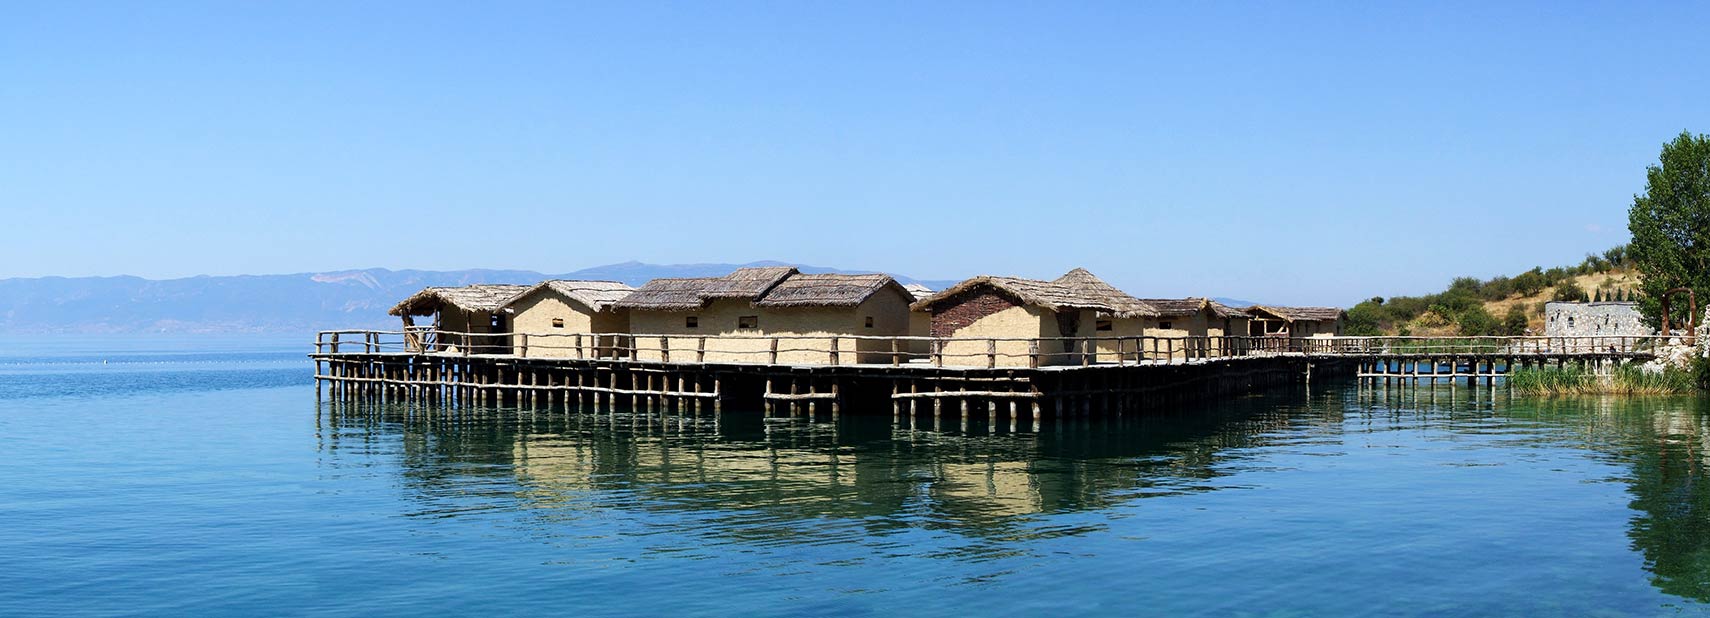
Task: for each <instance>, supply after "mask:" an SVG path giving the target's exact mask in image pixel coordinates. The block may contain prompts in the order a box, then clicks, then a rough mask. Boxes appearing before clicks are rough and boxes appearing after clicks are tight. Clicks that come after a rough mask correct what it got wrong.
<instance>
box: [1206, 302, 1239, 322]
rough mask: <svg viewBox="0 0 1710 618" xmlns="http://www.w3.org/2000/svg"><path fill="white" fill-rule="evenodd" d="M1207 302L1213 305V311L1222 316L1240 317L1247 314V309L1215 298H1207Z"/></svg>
mask: <svg viewBox="0 0 1710 618" xmlns="http://www.w3.org/2000/svg"><path fill="white" fill-rule="evenodd" d="M1205 302H1206V303H1207V304H1209V305H1210V306H1211V313H1212V314H1214V315H1216V316H1217V317H1220V318H1239V317H1244V316H1246V315H1247V312H1246V311H1245V310H1242V309H1237V308H1234V307H1231V306H1229V305H1225V304H1223V303H1220V302H1217V301H1215V300H1211V299H1206V301H1205Z"/></svg>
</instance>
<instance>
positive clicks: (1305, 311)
mask: <svg viewBox="0 0 1710 618" xmlns="http://www.w3.org/2000/svg"><path fill="white" fill-rule="evenodd" d="M1260 312H1262V313H1269V314H1271V315H1273V316H1276V317H1279V318H1282V319H1284V320H1288V321H1290V322H1302V321H1304V322H1330V321H1334V320H1339V319H1342V313H1343V311H1342V310H1341V309H1337V308H1335V307H1277V306H1274V305H1253V306H1252V307H1248V308H1247V313H1260Z"/></svg>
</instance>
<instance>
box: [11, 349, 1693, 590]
mask: <svg viewBox="0 0 1710 618" xmlns="http://www.w3.org/2000/svg"><path fill="white" fill-rule="evenodd" d="M189 349H195V350H197V351H195V352H186V351H185V350H189ZM303 351H304V350H303V344H302V343H301V342H300V341H278V342H266V343H263V344H255V343H253V342H237V343H232V344H230V345H225V346H220V345H215V346H206V345H204V344H203V343H201V342H196V341H190V340H184V341H174V340H159V339H140V340H123V341H119V342H116V343H115V342H110V341H103V340H96V339H89V340H32V341H0V451H3V452H4V454H5V464H4V465H3V466H0V615H8V616H10V615H61V614H78V615H120V614H124V615H131V614H155V615H161V614H173V615H182V614H268V615H277V614H287V615H289V614H311V613H313V614H335V615H403V614H421V613H425V612H434V613H452V614H494V615H504V614H519V615H531V614H532V615H538V614H575V615H592V616H599V615H648V614H674V615H740V616H797V615H827V616H862V615H896V614H903V615H984V614H1001V615H1016V614H1022V615H1027V614H1049V615H1101V614H1102V615H1136V614H1147V615H1218V616H1223V615H1237V616H1303V615H1372V614H1385V615H1444V614H1451V615H1562V616H1584V615H1621V616H1625V615H1677V614H1682V613H1684V614H1690V615H1697V614H1700V613H1705V610H1706V608H1707V607H1710V605H1706V604H1705V603H1706V601H1710V483H1706V480H1707V479H1706V477H1705V473H1706V471H1707V469H1706V463H1705V461H1704V459H1703V456H1704V451H1703V448H1704V446H1705V437H1706V436H1707V435H1710V422H1707V420H1710V416H1707V414H1710V412H1707V410H1706V405H1705V403H1704V402H1703V401H1701V400H1698V399H1694V398H1662V399H1642V400H1623V399H1557V400H1529V399H1524V398H1510V397H1508V396H1506V395H1505V394H1504V393H1503V392H1502V391H1495V392H1494V393H1493V392H1492V391H1489V390H1485V389H1478V390H1474V391H1470V392H1469V391H1468V390H1467V389H1466V388H1464V387H1463V388H1460V389H1458V390H1455V389H1450V388H1448V387H1441V388H1438V389H1435V390H1433V389H1422V390H1419V391H1413V390H1408V391H1405V392H1401V391H1392V392H1389V393H1387V394H1386V393H1384V392H1382V391H1377V392H1372V391H1361V390H1358V389H1355V388H1353V387H1351V386H1348V387H1342V386H1335V385H1322V384H1315V385H1314V390H1312V391H1311V392H1307V391H1305V390H1304V389H1302V390H1299V391H1290V392H1282V393H1277V394H1274V395H1269V396H1260V397H1248V398H1244V399H1240V400H1236V401H1231V402H1225V403H1218V404H1195V405H1183V406H1178V407H1174V408H1171V409H1161V410H1154V411H1150V412H1149V413H1147V414H1145V415H1138V416H1133V415H1131V416H1129V417H1128V418H1126V419H1125V420H1123V421H1120V422H1119V421H1099V420H1094V421H1090V422H1088V421H1075V422H1069V423H1066V424H1063V425H1057V424H1054V423H1051V422H1047V423H1045V424H1044V426H1043V427H1042V431H1041V432H1040V433H1038V434H1031V433H1023V434H1019V435H1017V434H1011V433H1009V432H1008V431H1007V427H1000V428H998V431H997V432H996V433H993V432H990V431H988V430H987V428H985V427H983V426H981V424H980V423H978V422H976V424H975V425H974V426H973V427H970V428H969V431H968V432H967V433H963V432H962V431H960V429H959V427H948V426H947V427H946V428H945V429H946V431H943V432H933V431H925V430H921V431H907V430H906V428H904V429H898V428H894V427H893V426H892V424H891V419H890V417H889V414H888V412H889V411H888V410H885V411H882V412H884V414H881V415H879V416H873V417H865V416H859V415H855V414H845V415H843V417H842V418H841V420H840V421H839V422H838V423H835V424H833V423H829V422H823V421H822V422H817V423H810V422H808V421H805V420H797V421H783V422H771V423H766V422H761V420H760V419H759V418H758V416H759V415H758V414H757V413H752V412H743V411H727V412H726V413H725V414H723V415H722V416H714V415H711V414H703V415H702V416H701V417H699V418H686V419H685V418H675V417H673V418H668V419H659V418H657V417H648V418H643V417H636V416H631V415H626V414H609V413H600V414H568V413H565V412H564V411H562V410H556V411H555V410H540V411H532V410H507V409H489V410H483V411H480V412H479V413H475V414H455V415H454V414H447V413H445V412H444V411H435V410H429V409H421V408H416V409H404V408H397V407H363V406H358V407H345V406H334V405H331V404H326V403H317V402H316V401H315V395H314V389H313V386H312V383H311V382H310V381H309V375H310V373H311V368H310V366H309V364H308V363H307V362H306V361H305V360H304V359H303V356H302V354H303ZM921 426H922V427H926V426H930V423H925V424H923V425H921Z"/></svg>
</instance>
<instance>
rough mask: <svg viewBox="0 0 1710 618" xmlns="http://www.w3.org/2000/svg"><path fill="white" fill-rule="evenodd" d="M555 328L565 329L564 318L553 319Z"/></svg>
mask: <svg viewBox="0 0 1710 618" xmlns="http://www.w3.org/2000/svg"><path fill="white" fill-rule="evenodd" d="M552 327H553V328H564V318H552Z"/></svg>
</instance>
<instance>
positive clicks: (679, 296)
mask: <svg viewBox="0 0 1710 618" xmlns="http://www.w3.org/2000/svg"><path fill="white" fill-rule="evenodd" d="M716 280H717V277H696V278H692V279H676V278H667V279H654V280H652V281H648V282H647V283H645V284H643V285H642V286H641V287H639V288H636V289H635V291H634V292H630V293H629V295H628V296H625V297H623V299H622V300H619V301H617V302H616V303H613V305H612V306H613V307H616V308H618V309H639V310H642V311H689V310H694V309H700V308H701V307H704V306H706V304H707V303H708V302H710V299H708V298H707V297H706V296H704V295H703V292H705V291H706V289H707V288H708V287H710V286H711V285H712V283H713V282H714V281H716Z"/></svg>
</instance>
